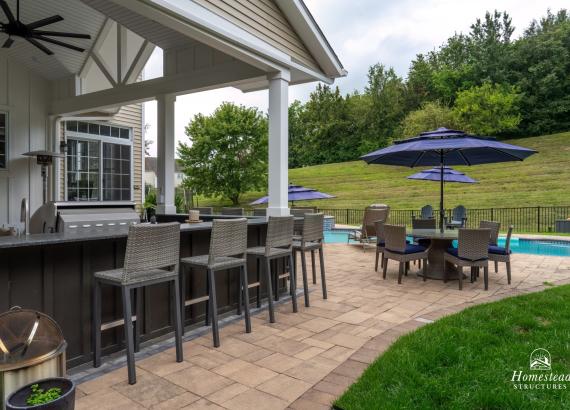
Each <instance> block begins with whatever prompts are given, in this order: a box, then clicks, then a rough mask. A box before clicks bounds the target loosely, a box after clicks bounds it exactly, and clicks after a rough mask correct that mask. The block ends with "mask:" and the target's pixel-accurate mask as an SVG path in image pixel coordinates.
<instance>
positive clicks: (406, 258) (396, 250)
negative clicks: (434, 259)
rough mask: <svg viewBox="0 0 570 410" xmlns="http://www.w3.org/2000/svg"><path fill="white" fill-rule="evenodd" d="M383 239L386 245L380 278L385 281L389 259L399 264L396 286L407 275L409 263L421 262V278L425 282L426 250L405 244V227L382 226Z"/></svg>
mask: <svg viewBox="0 0 570 410" xmlns="http://www.w3.org/2000/svg"><path fill="white" fill-rule="evenodd" d="M384 238H385V241H386V245H385V247H384V254H383V259H384V261H383V262H384V265H383V268H384V269H383V272H382V277H383V278H384V279H386V271H387V270H388V260H389V259H392V260H394V261H397V262H399V271H398V284H401V283H402V276H403V275H404V273H407V270H408V264H409V262H411V261H415V260H423V262H424V265H423V276H424V281H425V280H426V276H427V258H428V251H427V249H426V248H425V247H424V246H421V245H415V244H410V243H407V242H406V227H405V226H400V225H388V224H384Z"/></svg>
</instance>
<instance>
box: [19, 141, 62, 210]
mask: <svg viewBox="0 0 570 410" xmlns="http://www.w3.org/2000/svg"><path fill="white" fill-rule="evenodd" d="M22 155H24V156H26V157H36V161H37V163H38V165H41V166H42V181H43V201H42V203H44V204H45V203H46V200H47V168H48V167H49V166H51V165H52V164H53V159H54V158H62V157H63V154H60V153H59V152H51V151H30V152H26V153H25V154H22Z"/></svg>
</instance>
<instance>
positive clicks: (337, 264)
mask: <svg viewBox="0 0 570 410" xmlns="http://www.w3.org/2000/svg"><path fill="white" fill-rule="evenodd" d="M325 255H326V256H325V263H326V265H327V282H328V283H327V284H328V289H329V298H328V300H323V299H322V296H321V293H320V284H319V283H317V285H312V290H313V292H312V293H311V307H309V308H305V307H304V306H303V303H302V298H300V299H299V302H300V303H299V313H296V314H294V313H292V312H291V305H290V303H284V304H281V305H279V306H278V308H277V312H276V319H277V323H275V324H270V323H268V317H267V310H266V309H265V310H263V311H261V312H260V313H258V314H257V315H255V316H254V317H253V318H252V326H253V332H252V333H251V334H246V333H245V332H244V328H243V323H242V321H238V322H235V323H230V324H228V325H227V326H225V327H223V328H222V329H221V331H220V334H221V347H219V348H217V349H215V348H213V347H212V339H211V335H210V333H207V334H205V335H204V336H201V337H198V338H196V339H193V340H190V341H187V342H185V343H184V361H183V362H182V363H176V362H175V354H174V350H173V348H171V349H168V350H166V351H164V352H161V353H157V354H154V355H153V356H150V357H148V358H144V359H139V360H137V363H136V364H137V377H138V382H137V384H135V385H132V386H131V385H129V384H128V383H127V372H126V368H125V367H123V368H120V369H117V370H114V371H112V372H109V373H107V374H104V375H102V376H100V377H97V378H95V379H93V380H89V381H87V382H84V383H81V384H80V385H79V386H78V388H77V402H76V408H77V409H90V408H97V409H99V410H103V409H138V408H153V409H179V408H184V409H224V408H227V409H260V410H263V409H272V410H273V409H283V408H288V407H290V408H294V409H298V410H300V409H319V408H323V409H324V408H329V407H330V403H331V401H332V400H334V398H336V397H337V396H338V395H340V394H341V393H342V392H343V391H344V389H345V388H346V387H347V386H349V385H350V384H351V383H352V382H353V381H354V380H355V379H356V378H357V377H358V376H359V375H360V374H361V373H362V371H363V370H364V369H365V368H366V367H367V365H368V363H370V362H372V361H373V360H374V359H375V358H376V357H377V356H378V355H379V354H381V352H382V351H384V350H385V349H386V348H387V347H388V346H389V345H390V344H391V343H392V342H393V341H394V340H395V339H396V338H397V337H398V336H400V335H401V334H403V333H406V332H408V331H411V330H413V329H415V328H417V327H419V326H422V325H423V324H425V323H429V322H430V321H432V320H434V319H436V318H438V317H441V316H443V315H445V314H448V313H452V312H456V311H458V310H461V309H463V308H465V307H467V306H470V305H472V304H473V303H480V302H485V301H490V300H496V299H500V298H503V297H506V296H511V295H515V294H518V293H523V292H529V291H537V290H540V289H543V288H544V286H548V285H549V284H551V283H552V284H561V283H567V282H570V258H563V257H546V256H538V255H523V254H516V255H515V256H514V257H513V276H512V284H511V285H507V279H506V272H505V269H504V264H502V265H501V264H500V266H499V273H494V272H493V269H491V273H490V280H489V291H487V292H486V291H484V290H483V280H482V278H481V279H480V280H479V281H478V282H476V283H473V284H471V283H469V282H468V281H466V282H464V289H463V291H459V290H458V289H457V282H455V281H452V282H448V283H443V282H440V281H435V280H428V281H427V282H423V281H422V280H421V278H418V277H416V275H415V272H416V269H415V268H414V267H413V266H412V269H411V272H410V274H409V275H408V276H406V277H404V279H403V283H402V285H398V284H397V264H395V263H390V264H389V268H388V277H387V279H386V280H383V279H382V277H381V274H380V273H376V272H374V268H373V266H374V251H373V250H368V251H367V252H363V251H362V248H361V247H357V246H347V245H343V244H331V245H326V248H325ZM545 282H546V285H545ZM299 284H300V281H299Z"/></svg>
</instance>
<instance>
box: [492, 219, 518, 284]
mask: <svg viewBox="0 0 570 410" xmlns="http://www.w3.org/2000/svg"><path fill="white" fill-rule="evenodd" d="M513 229H514V226H513V225H511V226H509V230H508V232H507V238H506V239H505V246H504V247H502V246H497V245H490V246H489V260H490V261H493V262H495V272H497V271H498V266H497V265H498V263H499V262H505V264H506V267H507V282H508V284H509V285H510V284H511V235H512V233H513Z"/></svg>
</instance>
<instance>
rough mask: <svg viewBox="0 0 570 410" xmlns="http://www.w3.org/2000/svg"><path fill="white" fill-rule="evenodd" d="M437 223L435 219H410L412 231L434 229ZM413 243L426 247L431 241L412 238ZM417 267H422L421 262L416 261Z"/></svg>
mask: <svg viewBox="0 0 570 410" xmlns="http://www.w3.org/2000/svg"><path fill="white" fill-rule="evenodd" d="M436 228H437V221H436V220H435V218H427V219H415V218H412V229H436ZM414 241H415V242H416V243H417V244H418V245H421V246H424V247H426V248H427V247H428V246H429V245H430V243H431V241H430V240H429V239H427V238H414ZM418 266H419V267H420V268H421V267H422V261H421V260H418Z"/></svg>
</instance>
